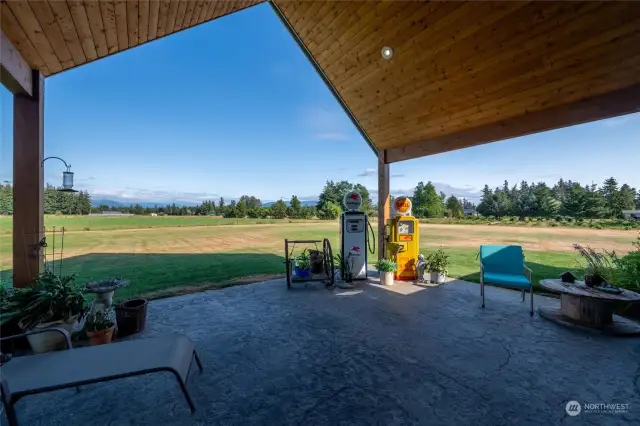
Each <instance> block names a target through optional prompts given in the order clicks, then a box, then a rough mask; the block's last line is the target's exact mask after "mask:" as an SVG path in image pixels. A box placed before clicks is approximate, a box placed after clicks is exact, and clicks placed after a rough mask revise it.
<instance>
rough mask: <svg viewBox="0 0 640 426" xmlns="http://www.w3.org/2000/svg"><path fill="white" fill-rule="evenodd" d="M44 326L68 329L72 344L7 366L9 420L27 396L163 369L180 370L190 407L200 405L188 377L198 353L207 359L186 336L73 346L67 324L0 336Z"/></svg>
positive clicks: (17, 359) (178, 376)
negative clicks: (64, 326) (192, 392)
mask: <svg viewBox="0 0 640 426" xmlns="http://www.w3.org/2000/svg"><path fill="white" fill-rule="evenodd" d="M40 332H57V333H62V334H64V335H65V338H66V340H67V348H68V349H69V350H63V351H58V352H49V353H44V354H38V355H27V356H22V357H15V358H12V359H11V360H10V361H8V362H7V363H6V364H4V365H3V366H2V369H1V373H0V375H1V378H2V386H1V388H2V394H1V397H2V404H3V405H4V407H5V411H6V413H7V419H8V421H9V425H10V426H17V425H18V419H17V416H16V412H15V409H14V406H15V404H16V403H17V402H18V400H20V399H21V398H23V397H25V396H28V395H35V394H39V393H44V392H51V391H55V390H60V389H67V388H73V387H75V388H77V389H78V391H79V386H82V385H88V384H91V383H99V382H106V381H109V380H117V379H123V378H125V377H132V376H140V375H143V374H149V373H156V372H160V371H169V372H171V373H173V374H174V375H175V377H176V379H178V383H179V384H180V388H181V389H182V392H183V393H184V396H185V398H186V400H187V403H188V404H189V408H190V409H191V412H194V411H195V406H194V404H193V400H192V399H191V396H190V395H189V392H188V390H187V387H186V381H187V377H188V375H189V370H190V368H191V364H192V361H193V359H194V358H195V360H196V363H197V364H198V368H199V369H200V371H202V364H201V363H200V359H199V358H198V354H197V353H196V349H195V346H194V344H193V342H192V341H191V340H190V339H189V338H188V337H187V336H183V335H173V336H163V337H154V338H147V339H137V340H129V341H124V342H116V343H111V344H108V345H101V346H89V347H85V348H77V349H73V348H72V347H71V339H70V338H69V334H68V333H67V331H66V330H63V329H60V328H50V329H44V330H34V331H32V332H27V333H25V334H20V335H16V336H9V337H4V338H2V339H1V340H8V339H16V338H19V337H24V336H26V335H28V334H33V333H40Z"/></svg>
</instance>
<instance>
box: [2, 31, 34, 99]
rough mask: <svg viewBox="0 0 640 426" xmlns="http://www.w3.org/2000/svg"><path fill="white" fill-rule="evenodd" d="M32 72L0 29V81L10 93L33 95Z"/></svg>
mask: <svg viewBox="0 0 640 426" xmlns="http://www.w3.org/2000/svg"><path fill="white" fill-rule="evenodd" d="M32 76H33V72H32V70H31V67H30V66H29V64H28V63H27V61H25V60H24V58H23V57H22V55H21V54H20V52H19V51H18V49H16V48H15V46H14V45H13V43H11V41H9V39H8V38H7V37H6V36H5V35H4V33H3V32H2V30H0V82H1V83H2V84H3V85H4V87H6V88H7V89H8V90H9V91H10V92H11V93H13V94H17V93H26V94H28V95H29V96H32V95H33V78H32Z"/></svg>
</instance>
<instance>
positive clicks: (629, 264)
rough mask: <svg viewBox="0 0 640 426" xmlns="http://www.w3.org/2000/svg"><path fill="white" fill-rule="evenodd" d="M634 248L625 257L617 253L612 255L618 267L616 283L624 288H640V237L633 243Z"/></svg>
mask: <svg viewBox="0 0 640 426" xmlns="http://www.w3.org/2000/svg"><path fill="white" fill-rule="evenodd" d="M631 244H632V245H633V247H634V249H633V250H631V251H630V252H629V253H627V254H626V255H625V256H622V257H618V256H617V255H616V253H615V252H612V253H611V255H612V257H613V259H614V262H615V264H616V266H617V268H618V269H617V271H616V272H617V274H616V277H615V279H616V282H617V283H619V284H620V285H621V286H623V287H627V288H633V289H637V288H640V236H638V239H637V240H636V241H634V242H633V243H631Z"/></svg>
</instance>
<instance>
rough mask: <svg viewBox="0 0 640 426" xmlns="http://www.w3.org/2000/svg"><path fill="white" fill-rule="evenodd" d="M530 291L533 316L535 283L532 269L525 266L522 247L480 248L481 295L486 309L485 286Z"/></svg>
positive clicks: (523, 291)
mask: <svg viewBox="0 0 640 426" xmlns="http://www.w3.org/2000/svg"><path fill="white" fill-rule="evenodd" d="M485 283H487V284H492V285H495V286H499V287H506V288H513V289H517V290H522V301H523V302H524V293H525V291H526V290H529V293H530V294H531V316H533V283H532V282H531V269H529V268H527V267H526V266H525V264H524V252H523V251H522V247H520V246H484V245H483V246H480V295H481V296H482V307H483V308H484V285H485Z"/></svg>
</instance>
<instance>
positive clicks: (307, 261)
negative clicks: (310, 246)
mask: <svg viewBox="0 0 640 426" xmlns="http://www.w3.org/2000/svg"><path fill="white" fill-rule="evenodd" d="M295 265H296V267H298V268H300V269H302V270H303V271H306V270H308V269H311V257H310V256H309V254H308V253H307V250H304V251H303V252H302V253H300V255H298V257H296V260H295Z"/></svg>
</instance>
